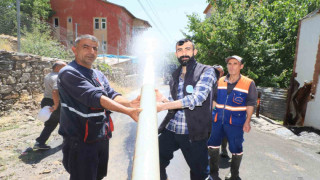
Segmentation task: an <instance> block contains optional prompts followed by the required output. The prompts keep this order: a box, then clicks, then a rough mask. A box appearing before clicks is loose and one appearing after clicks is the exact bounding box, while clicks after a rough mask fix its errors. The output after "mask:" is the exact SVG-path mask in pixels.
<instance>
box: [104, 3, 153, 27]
mask: <svg viewBox="0 0 320 180" xmlns="http://www.w3.org/2000/svg"><path fill="white" fill-rule="evenodd" d="M101 1H102V2H104V3H108V4H113V5H115V6H118V7H120V8H122V9H123V10H124V11H126V12H127V13H128V14H129V15H130V16H131V17H133V18H134V19H137V20H139V21H142V22H143V23H144V24H145V25H146V26H149V27H152V26H151V25H150V23H149V22H148V21H146V20H143V19H140V18H137V17H135V16H134V15H133V14H132V13H131V12H130V11H128V10H127V9H126V8H125V7H124V6H120V5H118V4H115V3H111V2H108V1H107V0H101Z"/></svg>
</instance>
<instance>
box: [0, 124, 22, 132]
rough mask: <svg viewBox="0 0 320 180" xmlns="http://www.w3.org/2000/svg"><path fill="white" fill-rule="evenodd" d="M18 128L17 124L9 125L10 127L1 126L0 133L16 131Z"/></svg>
mask: <svg viewBox="0 0 320 180" xmlns="http://www.w3.org/2000/svg"><path fill="white" fill-rule="evenodd" d="M18 128H19V125H17V124H10V126H6V127H4V126H1V128H0V132H4V131H8V130H11V129H18Z"/></svg>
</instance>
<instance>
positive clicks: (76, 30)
mask: <svg viewBox="0 0 320 180" xmlns="http://www.w3.org/2000/svg"><path fill="white" fill-rule="evenodd" d="M75 24H76V28H75V29H76V30H75V31H76V39H77V37H78V23H75Z"/></svg>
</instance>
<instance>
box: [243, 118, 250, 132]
mask: <svg viewBox="0 0 320 180" xmlns="http://www.w3.org/2000/svg"><path fill="white" fill-rule="evenodd" d="M250 130H251V126H250V121H249V122H247V121H246V122H245V123H244V125H243V131H244V132H246V133H248V132H250Z"/></svg>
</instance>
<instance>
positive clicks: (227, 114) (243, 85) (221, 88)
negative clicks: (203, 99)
mask: <svg viewBox="0 0 320 180" xmlns="http://www.w3.org/2000/svg"><path fill="white" fill-rule="evenodd" d="M225 78H226V77H225V76H224V77H222V78H220V79H219V82H218V88H217V90H218V97H217V104H216V108H217V109H220V110H222V112H223V116H222V117H220V118H223V121H224V122H229V123H230V124H233V122H232V121H235V123H236V122H237V123H236V124H239V123H240V124H241V123H242V121H243V118H244V119H245V116H246V115H244V116H243V115H241V117H240V116H237V117H235V118H233V117H232V116H233V115H232V113H233V112H244V111H246V110H247V106H246V100H245V99H241V96H235V94H232V93H230V95H231V94H232V96H231V97H229V100H228V99H227V96H229V95H227V89H228V83H227V82H226V81H225ZM251 82H252V80H251V79H250V78H247V77H245V76H241V77H240V79H239V81H238V82H237V84H236V86H235V87H234V88H233V90H232V92H234V93H236V94H238V93H240V94H241V93H242V94H248V93H249V88H250V84H251ZM246 96H247V95H246ZM230 98H232V99H230ZM220 113H221V112H220ZM239 118H240V119H239ZM241 119H242V120H241ZM217 120H218V119H217V118H215V120H214V121H215V122H217Z"/></svg>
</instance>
